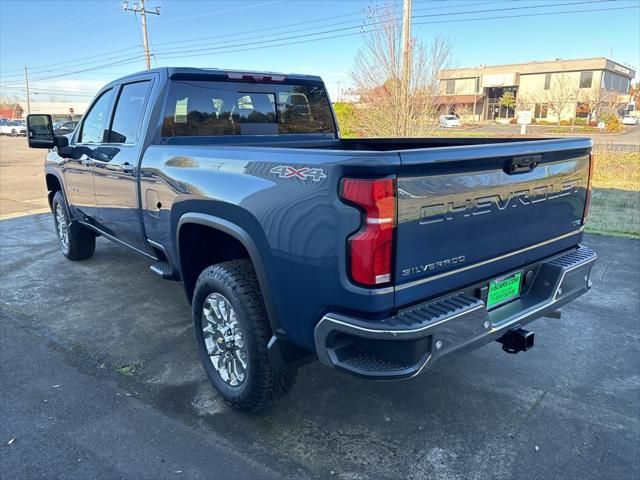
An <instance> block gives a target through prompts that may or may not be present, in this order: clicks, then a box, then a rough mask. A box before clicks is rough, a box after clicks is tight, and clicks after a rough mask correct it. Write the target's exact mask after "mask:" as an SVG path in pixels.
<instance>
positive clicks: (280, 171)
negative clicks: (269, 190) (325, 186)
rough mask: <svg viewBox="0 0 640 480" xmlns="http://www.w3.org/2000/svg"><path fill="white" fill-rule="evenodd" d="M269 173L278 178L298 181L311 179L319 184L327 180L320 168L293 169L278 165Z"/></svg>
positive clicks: (288, 166)
mask: <svg viewBox="0 0 640 480" xmlns="http://www.w3.org/2000/svg"><path fill="white" fill-rule="evenodd" d="M270 172H271V173H274V174H276V175H278V177H280V178H298V179H300V180H307V179H308V178H311V180H313V181H314V182H319V181H320V180H324V179H325V178H327V175H326V174H325V173H324V170H323V169H322V168H309V167H302V168H295V167H292V166H290V165H278V166H277V167H273V168H272V169H271V170H270Z"/></svg>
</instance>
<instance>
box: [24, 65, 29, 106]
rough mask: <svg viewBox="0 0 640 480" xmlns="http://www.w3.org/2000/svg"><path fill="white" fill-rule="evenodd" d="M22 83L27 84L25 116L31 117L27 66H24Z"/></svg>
mask: <svg viewBox="0 0 640 480" xmlns="http://www.w3.org/2000/svg"><path fill="white" fill-rule="evenodd" d="M24 81H25V83H26V84H27V115H31V97H30V96H29V72H28V71H27V66H26V65H25V66H24Z"/></svg>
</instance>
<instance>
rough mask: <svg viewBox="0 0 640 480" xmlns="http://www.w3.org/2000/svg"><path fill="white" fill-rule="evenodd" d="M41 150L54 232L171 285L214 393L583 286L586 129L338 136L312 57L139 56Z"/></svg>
mask: <svg viewBox="0 0 640 480" xmlns="http://www.w3.org/2000/svg"><path fill="white" fill-rule="evenodd" d="M28 124H29V125H28V141H29V145H30V146H31V147H35V148H46V149H50V151H49V152H48V154H47V157H46V162H45V175H46V186H47V190H48V192H49V203H50V205H51V210H52V213H53V220H54V225H55V231H56V233H57V238H58V243H59V245H60V249H61V250H62V253H63V255H64V256H66V257H67V258H68V259H69V260H74V261H76V260H85V259H88V258H89V257H91V255H92V254H93V252H94V249H95V245H96V237H97V236H103V237H106V238H107V239H109V240H112V241H114V242H116V243H118V244H120V245H123V246H125V247H128V248H129V249H131V250H133V251H134V252H137V253H139V254H140V255H143V256H145V257H147V258H148V259H149V262H150V269H151V271H152V272H153V273H154V274H157V275H159V276H161V277H162V278H165V279H169V280H177V281H179V282H181V283H182V285H183V286H184V290H185V293H186V296H187V299H188V300H189V302H191V305H192V312H193V319H192V320H193V325H194V330H195V337H196V343H197V349H198V351H199V355H200V357H201V360H202V363H203V366H204V369H205V370H206V373H207V375H208V377H209V379H210V380H211V382H212V384H213V386H214V387H215V389H216V390H217V391H218V392H219V394H220V395H221V396H222V397H223V398H224V399H225V400H226V401H227V402H228V403H230V404H231V405H233V406H234V407H236V408H239V409H242V410H257V409H259V408H262V407H264V406H266V405H268V404H269V403H270V402H272V401H273V400H275V399H276V398H278V397H281V396H282V395H284V394H285V393H287V392H288V391H289V390H290V389H291V388H292V386H293V383H294V378H295V375H296V371H297V369H298V367H299V366H300V365H303V364H304V363H305V362H308V361H309V360H313V359H318V360H319V361H320V362H322V363H323V364H325V365H327V366H329V367H332V368H334V369H337V370H340V371H342V372H346V373H349V374H353V375H357V376H359V377H364V378H369V379H406V378H411V377H414V376H415V375H417V374H418V373H420V372H421V371H423V370H424V369H426V368H428V367H430V366H431V365H433V364H434V363H435V362H438V361H440V360H441V359H443V358H445V357H447V356H450V355H451V354H453V353H458V352H463V351H468V350H470V349H472V348H476V347H478V346H481V345H483V344H486V343H488V342H490V341H493V340H497V341H499V342H500V343H502V348H503V349H504V350H505V351H507V352H510V353H516V352H520V351H524V350H527V349H529V348H530V347H531V346H532V345H533V333H532V332H527V331H526V330H524V329H523V327H524V326H525V325H526V324H528V323H529V322H531V321H532V320H535V319H537V318H539V317H542V316H554V315H558V314H559V312H558V309H559V308H560V307H561V306H562V305H564V304H566V303H567V302H570V301H572V300H573V299H575V298H576V297H578V296H580V295H582V294H583V293H585V292H586V291H587V290H588V289H589V288H590V287H591V281H590V279H589V276H590V272H591V268H592V266H593V264H594V262H595V260H596V254H595V253H594V252H593V251H592V250H590V249H589V248H587V247H584V246H582V245H581V244H580V242H581V239H582V232H583V229H584V224H585V219H586V217H587V210H588V207H589V197H590V180H591V176H592V175H591V170H592V166H593V160H592V157H591V146H592V143H591V140H589V139H587V138H562V139H520V138H459V139H457V138H411V139H408V138H407V139H404V138H403V139H399V138H366V139H342V138H340V135H339V130H338V125H337V122H336V118H335V116H334V114H333V111H332V107H331V103H330V101H329V97H328V95H327V92H326V89H325V87H324V84H323V82H322V80H321V79H320V78H319V77H315V76H306V75H289V74H287V75H285V74H275V73H253V72H237V71H223V70H210V69H195V68H158V69H155V70H150V71H148V72H144V73H139V74H135V75H130V76H127V77H124V78H121V79H119V80H116V81H114V82H111V83H110V84H108V85H106V86H105V87H104V88H103V89H102V90H101V91H100V92H99V93H98V95H97V97H96V98H95V100H94V101H93V102H92V104H91V105H90V108H89V109H88V110H87V113H86V115H85V116H84V118H83V119H82V121H81V122H80V123H79V124H78V126H77V128H76V129H75V131H74V132H73V133H72V134H70V135H66V136H56V135H54V133H53V130H52V124H51V117H49V116H47V115H31V116H30V117H29V121H28Z"/></svg>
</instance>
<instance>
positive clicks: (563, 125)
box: [560, 120, 571, 127]
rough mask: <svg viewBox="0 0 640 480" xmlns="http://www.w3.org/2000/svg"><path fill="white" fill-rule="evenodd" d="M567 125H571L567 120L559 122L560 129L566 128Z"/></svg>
mask: <svg viewBox="0 0 640 480" xmlns="http://www.w3.org/2000/svg"><path fill="white" fill-rule="evenodd" d="M569 125H571V122H570V121H569V120H560V126H561V127H568V126H569Z"/></svg>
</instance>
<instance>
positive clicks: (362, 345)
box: [314, 247, 597, 379]
mask: <svg viewBox="0 0 640 480" xmlns="http://www.w3.org/2000/svg"><path fill="white" fill-rule="evenodd" d="M596 259H597V255H596V253H595V252H594V251H593V250H590V249H588V248H586V247H579V248H577V249H573V250H571V251H569V252H565V253H563V254H561V255H558V256H555V257H552V258H550V259H547V260H545V261H542V262H537V263H535V264H532V265H528V266H525V267H523V268H522V270H523V271H524V273H525V275H524V277H525V278H526V279H528V280H525V283H524V284H523V287H522V295H521V296H520V297H519V298H518V299H516V300H514V301H512V302H509V303H507V304H505V305H502V306H499V307H497V308H494V309H492V310H487V308H486V305H485V302H484V301H483V298H486V289H487V286H488V281H487V282H482V283H479V284H477V285H473V286H471V287H468V288H465V289H464V290H462V291H460V292H457V293H454V294H450V295H447V296H445V297H441V298H438V299H436V300H432V301H429V302H425V303H422V304H419V305H415V306H413V307H410V308H408V309H405V310H402V311H400V312H398V314H397V315H394V316H392V317H389V318H385V319H382V320H379V319H378V320H365V319H362V318H356V317H352V316H347V315H342V314H338V313H327V314H326V315H324V317H322V319H321V320H320V322H318V324H317V326H316V328H315V332H314V338H315V346H316V353H317V355H318V359H319V360H320V361H321V362H322V363H324V364H325V365H329V366H331V367H334V368H337V369H339V370H342V371H345V372H348V373H351V374H354V375H357V376H360V377H365V378H377V379H401V378H409V377H413V376H415V375H417V374H418V373H420V372H421V371H422V370H423V369H425V368H426V367H428V366H430V365H432V364H433V363H434V362H436V361H437V360H439V359H440V358H443V357H445V356H447V355H450V354H452V353H461V352H464V351H469V350H472V349H474V348H477V347H480V346H482V345H484V344H486V343H489V342H490V341H492V340H496V339H498V338H499V337H501V336H502V335H504V333H505V332H506V331H508V330H510V329H512V328H515V327H517V326H523V325H525V324H527V323H529V322H531V321H533V320H535V319H536V318H539V317H542V316H544V315H546V314H549V313H550V312H553V311H555V310H557V309H558V308H560V307H561V306H563V305H565V304H566V303H568V302H570V301H571V300H573V299H575V298H577V297H579V296H580V295H582V294H583V293H585V292H587V291H588V290H589V289H590V288H591V281H590V280H589V276H590V274H591V268H592V267H593V264H594V262H595V261H596Z"/></svg>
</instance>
